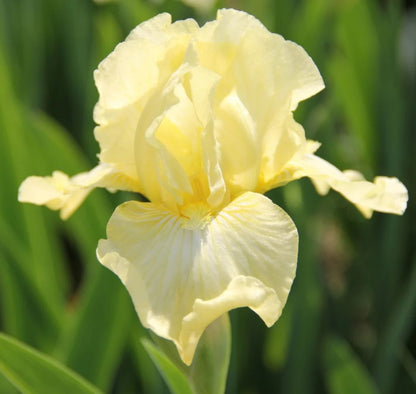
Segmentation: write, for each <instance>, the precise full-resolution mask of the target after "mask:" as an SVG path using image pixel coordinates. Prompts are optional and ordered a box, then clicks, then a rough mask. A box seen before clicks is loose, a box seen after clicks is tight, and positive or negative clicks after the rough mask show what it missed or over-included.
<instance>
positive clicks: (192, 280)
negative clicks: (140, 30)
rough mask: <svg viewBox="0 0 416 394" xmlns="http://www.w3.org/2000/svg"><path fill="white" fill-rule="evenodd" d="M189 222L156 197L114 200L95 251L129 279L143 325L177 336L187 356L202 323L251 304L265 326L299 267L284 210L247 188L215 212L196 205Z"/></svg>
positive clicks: (126, 281) (186, 357)
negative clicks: (155, 201)
mask: <svg viewBox="0 0 416 394" xmlns="http://www.w3.org/2000/svg"><path fill="white" fill-rule="evenodd" d="M195 212H196V214H197V215H199V217H200V218H201V219H200V225H195V223H193V224H192V225H188V224H187V220H193V218H188V219H187V218H184V217H180V216H177V215H174V214H172V213H171V212H169V211H167V210H166V209H164V208H163V207H162V206H160V205H156V204H152V203H139V202H133V201H130V202H127V203H124V204H122V205H121V206H119V207H118V208H117V209H116V211H115V212H114V214H113V216H112V217H111V219H110V221H109V223H108V227H107V237H108V239H107V240H101V241H100V243H99V246H98V249H97V255H98V258H99V260H100V261H101V263H102V264H104V265H105V266H107V267H108V268H110V269H111V270H113V271H114V272H115V273H116V274H117V275H118V276H119V277H120V279H121V280H122V281H123V283H124V284H125V285H126V287H127V289H128V291H129V292H130V295H131V297H132V299H133V303H134V305H135V308H136V311H137V313H138V315H139V317H140V320H141V321H142V323H143V325H144V326H146V327H148V328H150V329H152V330H153V331H154V332H155V333H157V334H158V335H160V336H162V337H164V338H167V339H170V340H172V341H174V343H175V344H176V346H177V348H178V350H179V353H180V355H181V357H182V359H183V360H184V362H185V363H187V364H189V363H190V362H191V361H192V358H193V354H194V352H195V348H196V345H197V342H198V339H199V337H200V336H201V335H202V333H203V331H204V330H205V328H206V327H207V326H208V325H209V324H210V323H211V322H212V321H213V320H215V319H216V318H217V317H219V316H220V315H222V314H223V313H226V312H227V311H229V310H231V309H234V308H238V307H243V306H248V307H249V308H251V309H252V310H253V311H255V312H256V313H257V314H258V315H259V316H260V317H261V318H262V319H263V320H264V321H265V323H266V324H267V325H268V326H270V325H272V324H273V323H274V322H275V321H276V320H277V319H278V317H279V316H280V314H281V311H282V308H283V306H284V304H285V302H286V298H287V295H288V293H289V290H290V287H291V284H292V281H293V278H294V275H295V270H296V260H297V246H298V236H297V230H296V227H295V225H294V224H293V222H292V221H291V219H290V218H289V216H288V215H287V214H286V213H285V212H284V211H283V210H282V209H281V208H280V207H278V206H276V205H275V204H273V203H272V202H271V201H270V200H269V199H268V198H266V197H264V196H262V195H260V194H256V193H251V192H247V193H244V194H242V195H241V196H239V197H237V198H236V199H235V200H234V201H232V202H231V203H230V204H229V205H227V206H226V207H225V208H223V209H222V210H221V211H220V212H218V213H215V214H214V213H211V212H209V211H206V214H203V213H202V214H201V212H202V211H200V210H196V211H195Z"/></svg>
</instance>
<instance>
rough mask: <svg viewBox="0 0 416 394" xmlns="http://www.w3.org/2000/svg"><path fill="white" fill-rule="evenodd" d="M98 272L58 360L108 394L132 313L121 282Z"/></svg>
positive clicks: (95, 262)
mask: <svg viewBox="0 0 416 394" xmlns="http://www.w3.org/2000/svg"><path fill="white" fill-rule="evenodd" d="M91 253H92V251H91ZM91 264H97V265H98V264H99V263H98V262H97V261H92V262H91ZM98 268H99V270H98V272H97V274H96V277H95V278H94V280H90V281H89V284H88V286H87V288H86V289H85V292H84V294H83V295H82V298H81V305H80V307H79V308H78V310H77V312H76V313H75V315H74V316H72V319H71V320H70V321H69V322H68V327H67V330H66V331H65V332H64V335H63V336H62V338H61V343H60V347H59V350H58V352H57V356H58V358H59V359H60V360H63V361H64V362H65V364H67V365H68V366H70V367H71V368H73V369H74V370H75V371H77V372H78V373H80V374H81V375H82V376H84V377H86V378H88V379H89V380H90V381H91V382H93V383H94V384H96V385H97V386H98V387H100V388H102V389H103V390H105V391H107V390H109V388H110V387H111V384H112V383H113V378H114V375H115V373H116V372H117V368H118V365H119V363H120V359H121V357H122V352H123V351H124V348H125V345H126V343H127V339H128V334H129V322H130V317H131V315H132V313H131V312H132V310H131V303H130V301H129V299H128V296H127V293H126V291H125V290H124V288H123V287H122V285H121V283H120V281H119V280H118V278H116V277H115V276H114V275H113V274H112V273H110V272H109V271H107V269H105V268H104V267H98Z"/></svg>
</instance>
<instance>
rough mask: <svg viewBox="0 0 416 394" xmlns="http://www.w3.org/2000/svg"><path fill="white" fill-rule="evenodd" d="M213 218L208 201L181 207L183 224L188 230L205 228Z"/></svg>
mask: <svg viewBox="0 0 416 394" xmlns="http://www.w3.org/2000/svg"><path fill="white" fill-rule="evenodd" d="M212 218H213V216H212V212H211V210H210V207H209V206H208V204H206V203H194V204H188V205H185V206H184V207H183V208H181V225H182V228H185V229H188V230H196V229H203V228H204V227H205V226H206V225H207V224H208V223H209V222H210V221H211V220H212Z"/></svg>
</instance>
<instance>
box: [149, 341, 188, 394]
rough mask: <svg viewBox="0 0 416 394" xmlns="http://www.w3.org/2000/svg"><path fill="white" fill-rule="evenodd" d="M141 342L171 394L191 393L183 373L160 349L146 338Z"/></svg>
mask: <svg viewBox="0 0 416 394" xmlns="http://www.w3.org/2000/svg"><path fill="white" fill-rule="evenodd" d="M142 344H143V346H144V348H145V349H146V351H147V353H148V354H149V356H150V358H151V359H152V360H153V362H154V363H155V365H156V367H157V369H158V370H159V372H160V374H161V375H162V376H163V379H164V380H165V382H166V384H167V385H168V387H169V389H170V391H171V392H172V393H173V394H192V393H193V390H192V389H191V386H190V384H189V382H188V379H187V377H186V376H185V374H184V373H183V372H182V371H181V370H180V369H179V368H178V367H177V366H176V365H175V364H174V363H173V362H172V361H170V360H169V358H168V357H167V356H166V355H165V354H164V353H163V352H162V351H161V350H159V349H158V348H157V347H156V346H155V345H154V344H153V343H152V342H151V341H150V340H148V339H146V338H143V339H142Z"/></svg>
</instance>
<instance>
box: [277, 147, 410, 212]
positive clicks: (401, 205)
mask: <svg viewBox="0 0 416 394" xmlns="http://www.w3.org/2000/svg"><path fill="white" fill-rule="evenodd" d="M305 176H306V177H309V178H310V179H311V180H312V182H313V183H314V185H315V187H316V189H317V191H318V192H319V193H320V194H326V193H327V192H328V191H329V189H330V188H332V189H334V190H336V191H337V192H339V193H340V194H342V195H343V196H344V197H345V198H347V199H348V200H349V201H351V202H352V203H354V205H356V206H357V208H358V209H359V210H360V211H361V212H362V213H363V215H364V216H365V217H367V218H369V217H371V215H372V213H373V211H379V212H386V213H393V214H396V215H401V214H403V212H404V211H405V209H406V206H407V200H408V192H407V189H406V187H405V186H404V185H403V184H402V183H401V182H400V181H399V180H398V179H397V178H393V177H384V176H378V177H375V178H374V181H373V182H368V181H366V180H365V178H364V177H363V175H362V174H361V173H359V172H358V171H353V170H346V171H344V172H342V171H340V170H339V169H338V168H336V167H335V166H333V165H332V164H331V163H329V162H327V161H325V160H323V159H321V158H320V157H318V156H316V155H314V154H312V153H306V154H301V153H299V154H297V155H296V156H295V157H294V159H293V160H291V161H290V163H289V164H288V165H287V166H286V167H285V168H284V169H283V170H282V171H281V173H280V174H279V175H278V178H277V180H276V185H275V186H279V185H283V184H285V183H287V182H290V181H292V180H295V179H299V178H302V177H305Z"/></svg>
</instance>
